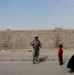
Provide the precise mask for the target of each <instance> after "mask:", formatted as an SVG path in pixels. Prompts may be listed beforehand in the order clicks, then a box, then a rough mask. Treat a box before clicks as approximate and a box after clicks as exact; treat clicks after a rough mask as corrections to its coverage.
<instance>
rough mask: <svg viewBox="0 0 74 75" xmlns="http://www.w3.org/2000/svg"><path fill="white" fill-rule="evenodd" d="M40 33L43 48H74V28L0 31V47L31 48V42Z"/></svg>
mask: <svg viewBox="0 0 74 75" xmlns="http://www.w3.org/2000/svg"><path fill="white" fill-rule="evenodd" d="M36 34H38V35H39V39H40V41H41V42H42V48H43V49H49V48H56V47H58V45H59V44H63V45H64V48H74V30H67V29H62V28H55V29H54V30H16V31H14V30H9V29H7V30H5V31H0V49H21V48H23V49H30V48H32V47H31V46H30V42H31V41H32V40H33V39H34V36H35V35H36Z"/></svg>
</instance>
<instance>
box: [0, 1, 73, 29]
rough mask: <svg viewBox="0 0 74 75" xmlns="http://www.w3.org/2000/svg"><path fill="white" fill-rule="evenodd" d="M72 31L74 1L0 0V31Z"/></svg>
mask: <svg viewBox="0 0 74 75" xmlns="http://www.w3.org/2000/svg"><path fill="white" fill-rule="evenodd" d="M57 27H62V28H63V29H67V28H68V29H74V0H0V30H6V29H11V30H32V29H34V30H38V29H39V30H41V29H54V28H57Z"/></svg>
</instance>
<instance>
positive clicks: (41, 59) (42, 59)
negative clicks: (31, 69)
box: [39, 56, 48, 62]
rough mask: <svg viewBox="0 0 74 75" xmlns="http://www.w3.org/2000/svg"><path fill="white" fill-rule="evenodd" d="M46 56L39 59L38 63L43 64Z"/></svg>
mask: <svg viewBox="0 0 74 75" xmlns="http://www.w3.org/2000/svg"><path fill="white" fill-rule="evenodd" d="M47 58H48V56H45V57H40V58H39V62H45V61H46V60H47Z"/></svg>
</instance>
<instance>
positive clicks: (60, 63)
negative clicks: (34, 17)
mask: <svg viewBox="0 0 74 75" xmlns="http://www.w3.org/2000/svg"><path fill="white" fill-rule="evenodd" d="M59 65H63V57H59Z"/></svg>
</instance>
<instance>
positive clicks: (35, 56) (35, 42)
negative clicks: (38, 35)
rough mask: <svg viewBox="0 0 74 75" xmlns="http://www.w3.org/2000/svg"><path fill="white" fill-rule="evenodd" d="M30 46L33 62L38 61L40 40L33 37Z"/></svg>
mask: <svg viewBox="0 0 74 75" xmlns="http://www.w3.org/2000/svg"><path fill="white" fill-rule="evenodd" d="M30 45H31V46H33V49H34V50H33V63H34V62H35V61H36V62H38V58H39V48H40V47H41V42H40V41H39V40H36V39H34V40H33V41H32V42H31V43H30Z"/></svg>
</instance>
